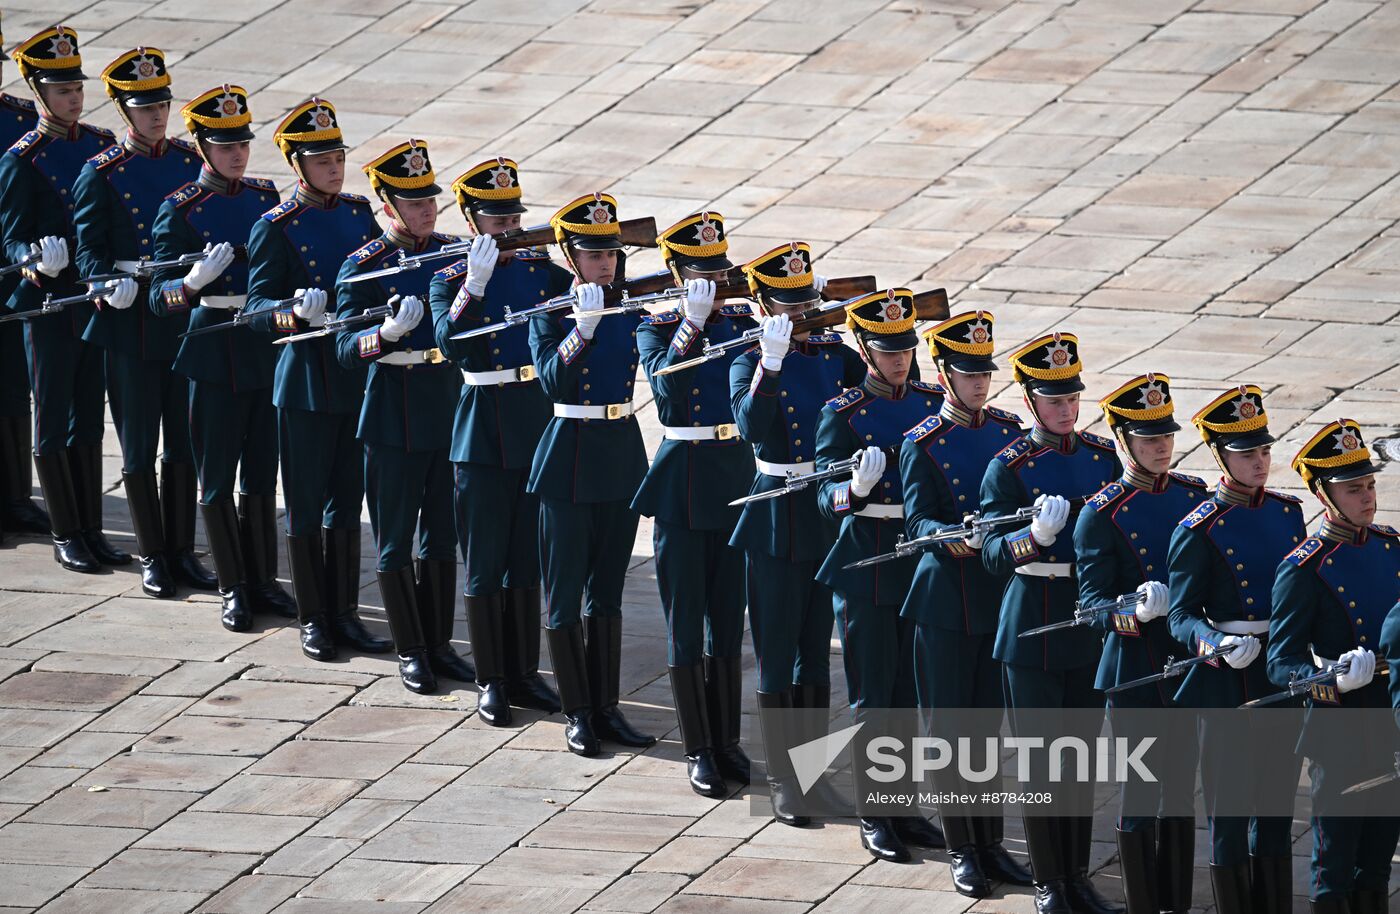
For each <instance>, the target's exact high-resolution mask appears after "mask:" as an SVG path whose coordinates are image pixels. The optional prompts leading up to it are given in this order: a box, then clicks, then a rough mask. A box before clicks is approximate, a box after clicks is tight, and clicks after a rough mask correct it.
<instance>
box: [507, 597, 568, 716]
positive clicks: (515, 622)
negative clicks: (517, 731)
mask: <svg viewBox="0 0 1400 914" xmlns="http://www.w3.org/2000/svg"><path fill="white" fill-rule="evenodd" d="M503 606H504V609H505V617H504V620H503V621H504V632H505V634H504V638H505V662H506V690H507V692H508V693H509V694H510V703H511V704H513V705H515V706H516V707H517V708H531V709H533V710H536V711H544V712H545V713H546V714H555V713H557V712H558V711H559V695H558V694H557V693H556V692H555V691H554V690H553V689H551V688H550V687H549V684H548V683H546V682H545V681H544V677H543V676H541V675H540V589H539V588H538V587H511V588H509V589H507V590H506V592H505V597H504V604H503Z"/></svg>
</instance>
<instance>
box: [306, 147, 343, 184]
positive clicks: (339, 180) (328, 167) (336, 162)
mask: <svg viewBox="0 0 1400 914" xmlns="http://www.w3.org/2000/svg"><path fill="white" fill-rule="evenodd" d="M300 160H301V175H302V177H303V178H305V179H306V183H307V184H310V185H311V186H312V187H313V188H314V189H316V190H318V191H320V192H321V193H323V194H331V195H335V194H338V193H340V189H341V188H342V187H344V186H345V150H343V149H333V150H331V151H330V152H323V153H321V154H320V155H314V156H301V157H300Z"/></svg>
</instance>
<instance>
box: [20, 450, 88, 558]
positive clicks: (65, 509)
mask: <svg viewBox="0 0 1400 914" xmlns="http://www.w3.org/2000/svg"><path fill="white" fill-rule="evenodd" d="M34 467H35V469H36V470H38V472H39V486H40V487H41V488H42V489H43V490H44V504H46V505H48V508H49V519H50V521H51V522H52V525H53V530H52V534H53V558H54V561H55V562H58V564H60V565H62V566H63V567H64V568H67V569H68V570H69V571H78V572H82V573H83V574H97V573H98V572H99V571H101V570H102V565H101V564H100V563H99V562H98V561H97V558H96V557H95V556H94V555H93V554H92V551H91V550H90V549H89V548H88V544H87V541H86V540H85V539H83V536H82V531H81V530H80V529H79V526H78V524H79V521H78V503H77V495H76V494H75V493H74V491H73V476H72V474H71V472H70V470H69V466H68V452H67V451H58V452H57V453H54V454H44V455H43V456H40V455H38V454H36V455H34Z"/></svg>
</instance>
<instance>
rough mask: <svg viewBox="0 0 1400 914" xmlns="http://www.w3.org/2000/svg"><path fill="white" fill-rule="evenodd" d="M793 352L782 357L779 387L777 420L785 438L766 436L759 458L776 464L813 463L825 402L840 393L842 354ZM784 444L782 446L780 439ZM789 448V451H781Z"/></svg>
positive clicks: (816, 351)
mask: <svg viewBox="0 0 1400 914" xmlns="http://www.w3.org/2000/svg"><path fill="white" fill-rule="evenodd" d="M812 348H813V352H812V353H810V354H808V353H803V352H790V353H788V356H787V358H785V359H783V370H782V373H781V374H780V375H779V376H778V377H779V386H778V413H779V415H778V422H779V423H780V424H781V428H782V432H783V434H782V438H781V439H777V440H775V436H774V435H773V434H771V433H770V434H768V435H765V436H764V439H763V441H762V442H760V444H759V447H758V451H757V453H758V457H759V459H761V460H768V461H772V462H773V463H811V462H812V458H813V457H815V456H816V452H817V420H818V419H819V418H820V417H821V411H822V407H823V406H825V405H826V401H827V400H830V399H831V398H832V397H834V396H836V395H837V394H839V393H840V392H841V372H842V362H841V356H840V354H839V353H835V352H824V351H822V350H823V348H825V347H815V346H814V347H812ZM779 440H781V441H782V442H783V443H782V444H781V445H780V444H779V443H778V442H779ZM784 446H785V447H786V451H782V450H779V448H780V447H784Z"/></svg>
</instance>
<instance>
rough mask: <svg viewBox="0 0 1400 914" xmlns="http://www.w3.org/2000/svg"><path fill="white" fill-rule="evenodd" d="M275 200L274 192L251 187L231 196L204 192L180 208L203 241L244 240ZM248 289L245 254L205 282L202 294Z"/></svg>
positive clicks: (245, 242) (242, 241) (217, 293)
mask: <svg viewBox="0 0 1400 914" xmlns="http://www.w3.org/2000/svg"><path fill="white" fill-rule="evenodd" d="M276 204H277V197H276V195H275V194H263V193H259V192H257V191H255V190H252V189H250V188H244V189H243V190H242V191H241V192H239V193H237V194H234V195H232V196H223V195H222V194H208V193H206V194H203V195H202V196H201V197H200V198H199V199H198V200H195V201H194V202H193V203H190V204H187V205H186V206H185V207H184V208H183V209H182V210H181V211H182V212H183V213H184V214H185V219H186V220H188V221H189V224H190V225H191V226H192V227H193V228H194V230H195V233H196V234H197V235H198V236H199V238H200V239H201V240H203V241H204V242H205V243H206V244H207V243H209V242H213V243H214V244H218V243H219V242H221V241H228V242H231V243H233V244H236V245H237V244H247V243H248V231H249V229H251V228H252V226H253V223H254V222H256V221H257V219H258V218H259V217H260V216H262V214H263V213H265V212H267V211H268V210H269V209H271V208H272V207H273V206H275V205H276ZM247 291H248V258H246V257H237V258H234V261H233V263H231V264H229V267H228V269H227V270H225V271H224V272H223V274H222V275H221V276H220V277H219V278H218V279H216V280H214V282H213V283H212V284H210V285H208V286H206V287H205V288H204V289H203V290H202V292H203V294H204V295H244V294H246V293H247Z"/></svg>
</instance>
